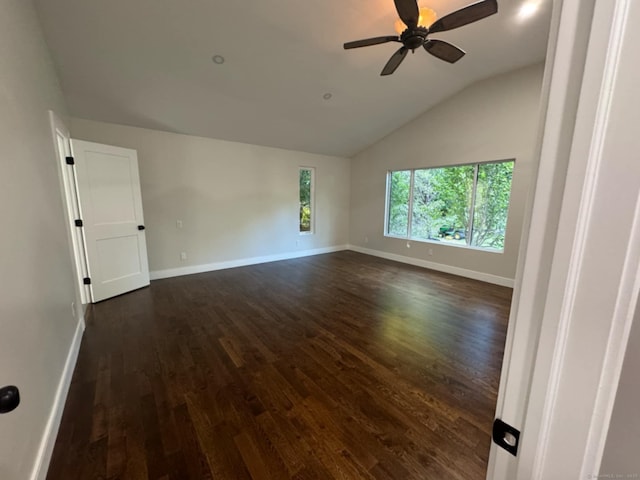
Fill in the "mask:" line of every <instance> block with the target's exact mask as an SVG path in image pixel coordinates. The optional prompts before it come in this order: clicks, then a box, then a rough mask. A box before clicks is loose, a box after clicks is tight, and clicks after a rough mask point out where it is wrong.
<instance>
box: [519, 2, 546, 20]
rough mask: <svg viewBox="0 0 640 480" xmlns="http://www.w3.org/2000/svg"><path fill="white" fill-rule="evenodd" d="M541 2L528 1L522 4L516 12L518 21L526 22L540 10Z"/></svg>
mask: <svg viewBox="0 0 640 480" xmlns="http://www.w3.org/2000/svg"><path fill="white" fill-rule="evenodd" d="M540 3H541V0H528V1H527V2H524V3H523V4H522V6H521V7H520V10H519V11H518V18H519V19H520V20H526V19H528V18H531V17H533V16H534V15H535V13H536V12H537V11H538V9H539V8H540Z"/></svg>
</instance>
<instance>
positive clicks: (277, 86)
mask: <svg viewBox="0 0 640 480" xmlns="http://www.w3.org/2000/svg"><path fill="white" fill-rule="evenodd" d="M523 1H524V0H517V1H516V0H498V3H499V13H498V14H497V15H494V16H492V17H489V18H486V19H484V20H481V21H479V22H477V23H474V24H471V25H467V26H465V27H462V28H460V29H457V30H453V31H450V32H445V33H441V34H437V35H433V38H440V39H443V40H447V41H449V42H451V43H454V44H456V45H458V46H459V47H461V48H462V49H464V50H466V51H467V55H466V56H465V57H464V58H463V59H462V60H460V61H459V62H458V63H457V64H454V65H450V64H447V63H445V62H443V61H441V60H438V59H436V58H435V57H432V56H431V55H429V54H427V53H426V52H425V51H423V50H422V49H421V50H417V51H416V53H415V54H414V55H411V54H410V55H408V56H407V58H406V59H405V61H404V63H403V64H402V65H401V66H400V68H399V69H398V70H397V71H396V73H395V74H394V75H391V76H389V77H380V75H379V73H380V70H381V69H382V67H383V66H384V64H385V63H386V61H387V60H388V58H389V57H390V56H391V54H392V53H393V52H394V51H395V50H396V49H397V48H398V47H399V44H397V43H389V44H384V45H377V46H371V47H366V48H361V49H355V50H349V51H345V50H343V48H342V44H343V43H344V42H347V41H351V40H358V39H361V38H367V37H375V36H380V35H391V34H394V31H393V23H394V21H395V19H396V18H397V17H396V13H395V9H394V5H393V1H392V0H323V1H316V2H308V1H301V0H260V1H259V0H249V1H242V2H241V1H230V0H109V1H104V0H36V5H37V7H38V10H39V13H40V16H41V20H42V23H43V27H44V29H45V34H46V38H47V41H48V44H49V46H50V48H51V50H52V53H53V57H54V61H55V63H56V66H57V69H58V73H59V75H60V79H61V82H62V87H63V90H64V92H65V96H66V99H67V103H68V106H69V110H70V113H71V114H72V115H73V116H76V117H80V118H87V119H92V120H101V121H105V122H113V123H119V124H124V125H133V126H139V127H145V128H152V129H158V130H165V131H170V132H177V133H184V134H190V135H199V136H205V137H212V138H219V139H224V140H232V141H239V142H245V143H252V144H258V145H266V146H272V147H280V148H287V149H292V150H301V151H306V152H314V153H323V154H329V155H340V156H351V155H353V154H355V153H357V152H359V151H360V150H362V149H364V148H365V147H367V146H369V145H371V144H372V143H375V142H376V141H377V140H379V139H381V138H382V137H384V136H385V135H387V134H388V133H390V132H392V131H393V130H395V129H396V128H398V127H400V126H401V125H403V124H405V123H407V122H408V121H410V120H411V119H413V118H415V117H416V116H418V115H419V114H421V113H422V112H424V111H425V110H427V109H429V108H431V107H432V106H434V105H435V104H437V103H439V102H440V101H442V100H443V99H445V98H447V97H449V96H451V95H452V94H454V93H456V92H457V91H459V90H461V89H462V88H464V87H465V86H468V85H470V84H472V83H474V82H476V81H478V80H480V79H483V78H487V77H490V76H493V75H496V74H499V73H502V72H506V71H509V70H513V69H515V68H518V67H522V66H525V65H529V64H532V63H536V62H539V61H542V60H543V59H544V55H545V49H546V44H547V37H548V28H549V27H548V25H549V17H550V12H551V1H552V0H542V6H541V9H540V12H539V13H538V14H537V15H535V16H534V17H532V18H531V19H529V20H528V21H520V20H518V16H517V13H518V10H519V9H520V7H521V5H522V3H523ZM469 3H471V0H427V1H424V2H422V1H420V5H421V6H422V5H425V6H429V7H431V8H433V9H434V10H436V11H437V12H438V14H439V16H444V15H446V14H447V13H450V12H452V11H454V10H456V9H458V8H461V7H463V6H465V5H467V4H469ZM216 54H218V55H222V56H224V58H225V63H224V64H222V65H216V64H214V62H213V61H212V57H213V56H214V55H216ZM325 93H331V95H332V97H331V99H330V100H325V99H323V95H324V94H325ZM451 128H455V125H452V126H451Z"/></svg>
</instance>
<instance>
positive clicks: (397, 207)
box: [387, 170, 411, 237]
mask: <svg viewBox="0 0 640 480" xmlns="http://www.w3.org/2000/svg"><path fill="white" fill-rule="evenodd" d="M390 177H391V179H390V182H389V222H388V231H387V233H388V234H389V235H398V236H401V237H406V236H407V235H408V233H409V190H410V188H411V171H410V170H404V171H400V172H391V173H390Z"/></svg>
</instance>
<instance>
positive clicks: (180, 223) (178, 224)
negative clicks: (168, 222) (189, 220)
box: [176, 220, 182, 228]
mask: <svg viewBox="0 0 640 480" xmlns="http://www.w3.org/2000/svg"><path fill="white" fill-rule="evenodd" d="M176 228H182V220H176Z"/></svg>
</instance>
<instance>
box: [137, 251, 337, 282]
mask: <svg viewBox="0 0 640 480" xmlns="http://www.w3.org/2000/svg"><path fill="white" fill-rule="evenodd" d="M348 249H349V247H348V246H347V245H336V246H333V247H325V248H315V249H313V250H300V251H297V252H286V253H278V254H276V255H267V256H264V257H250V258H241V259H238V260H230V261H227V262H217V263H208V264H204V265H191V266H188V267H180V268H169V269H167V270H155V271H152V272H149V277H150V279H151V280H160V279H162V278H170V277H179V276H181V275H193V274H194V273H205V272H213V271H215V270H224V269H227V268H235V267H246V266H247V265H257V264H259V263H268V262H277V261H279V260H290V259H292V258H300V257H309V256H312V255H320V254H322V253H332V252H339V251H342V250H348Z"/></svg>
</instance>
